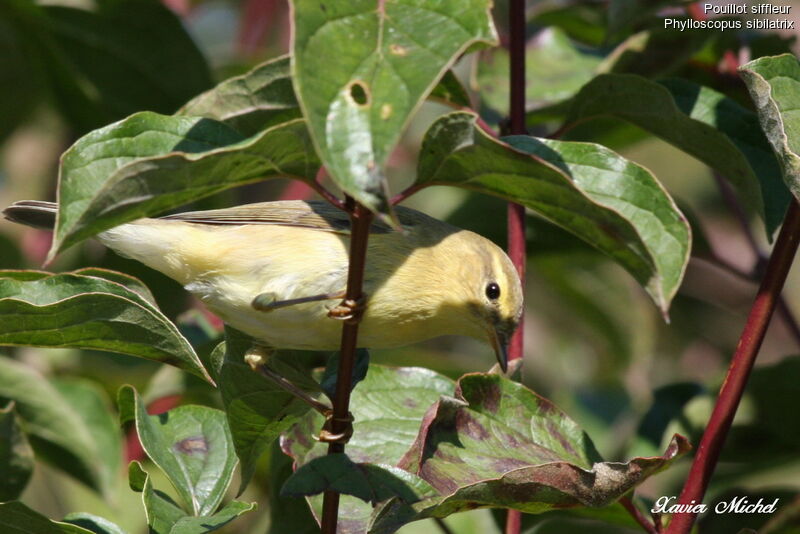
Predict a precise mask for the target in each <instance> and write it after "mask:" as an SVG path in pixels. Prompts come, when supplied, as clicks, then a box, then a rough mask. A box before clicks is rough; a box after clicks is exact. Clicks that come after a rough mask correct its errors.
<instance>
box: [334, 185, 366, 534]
mask: <svg viewBox="0 0 800 534" xmlns="http://www.w3.org/2000/svg"><path fill="white" fill-rule="evenodd" d="M345 209H346V210H347V211H348V213H349V214H350V267H349V269H348V271H347V291H346V292H345V299H346V300H349V301H352V302H360V301H361V300H362V298H363V296H364V295H363V291H362V287H363V284H364V269H365V267H366V262H367V240H368V238H369V227H370V223H371V222H372V212H371V211H369V210H368V209H367V208H365V207H364V206H362V205H361V204H359V203H357V202H356V201H355V200H354V199H353V198H352V197H349V196H348V197H347V201H346V203H345ZM357 344H358V322H357V321H350V322H345V323H344V326H343V327H342V344H341V349H340V358H339V371H338V374H337V378H336V393H335V394H334V398H333V417H332V420H331V432H332V433H333V434H341V433H344V432H345V431H346V430H347V425H348V423H347V420H348V419H349V416H350V390H351V389H352V376H353V365H354V362H355V355H356V347H357ZM343 452H344V443H329V444H328V454H336V453H343ZM338 515H339V494H338V493H336V492H333V491H326V492H325V496H324V499H323V503H322V534H336V523H337V519H338Z"/></svg>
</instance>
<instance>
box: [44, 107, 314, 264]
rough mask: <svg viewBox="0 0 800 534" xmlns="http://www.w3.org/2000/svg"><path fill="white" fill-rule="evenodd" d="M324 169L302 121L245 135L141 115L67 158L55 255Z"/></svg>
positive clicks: (195, 120)
mask: <svg viewBox="0 0 800 534" xmlns="http://www.w3.org/2000/svg"><path fill="white" fill-rule="evenodd" d="M318 167H319V162H318V160H317V159H316V156H315V154H314V150H313V148H312V146H311V141H310V139H309V137H308V132H307V130H306V126H305V123H304V122H303V121H301V120H295V121H290V122H287V123H283V124H280V125H278V126H275V127H273V128H269V129H267V130H265V131H263V132H261V133H259V134H257V135H254V136H252V137H249V138H244V137H243V136H242V135H241V134H239V133H238V132H236V131H235V130H233V129H232V128H231V127H229V126H227V125H225V124H223V123H221V122H218V121H215V120H212V119H205V118H199V117H181V116H176V117H170V116H164V115H157V114H155V113H149V112H144V113H137V114H135V115H132V116H131V117H128V118H127V119H125V120H123V121H120V122H118V123H114V124H111V125H109V126H106V127H104V128H101V129H99V130H95V131H93V132H91V133H89V134H87V135H85V136H84V137H82V138H81V139H79V140H78V141H77V142H76V143H75V144H74V145H73V146H72V147H71V148H70V149H69V150H67V152H65V153H64V155H63V156H62V159H61V170H60V176H59V185H58V201H59V212H58V216H57V219H56V230H55V237H54V240H53V246H52V248H51V250H50V254H49V258H50V259H52V258H53V256H55V254H56V253H58V252H60V251H62V250H64V249H65V248H67V247H69V246H70V245H73V244H75V243H77V242H79V241H81V240H82V239H86V238H87V237H90V236H92V235H94V234H97V233H99V232H101V231H103V230H107V229H109V228H112V227H114V226H117V225H119V224H122V223H124V222H128V221H131V220H134V219H138V218H141V217H146V216H149V215H153V214H155V213H159V212H163V211H165V210H168V209H171V208H174V207H177V206H180V205H182V204H185V203H187V202H190V201H192V200H197V199H199V198H202V197H205V196H208V195H211V194H213V193H217V192H219V191H222V190H224V189H228V188H231V187H236V186H239V185H244V184H247V183H251V182H255V181H259V180H263V179H266V178H275V177H290V178H296V179H299V180H304V181H310V180H313V179H314V177H315V176H316V172H317V170H318Z"/></svg>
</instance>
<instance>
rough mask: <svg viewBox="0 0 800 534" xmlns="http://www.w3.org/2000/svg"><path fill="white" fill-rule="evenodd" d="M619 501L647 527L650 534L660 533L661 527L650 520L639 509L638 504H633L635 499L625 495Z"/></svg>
mask: <svg viewBox="0 0 800 534" xmlns="http://www.w3.org/2000/svg"><path fill="white" fill-rule="evenodd" d="M619 503H620V504H621V505H622V506H623V507H624V508H625V509H626V510H627V511H628V513H629V514H631V516H632V517H633V518H634V519H635V520H636V522H637V523H639V524H640V525H641V526H642V528H643V529H645V530H646V531H647V532H648V534H658V533H659V529H658V527H657V526H656V525H655V524H653V523H651V522H650V521H648V519H647V517H645V515H644V514H643V513H642V512H641V511H640V510H639V509H638V508H636V505H635V504H633V500H631V498H630V497H623V498H621V499H620V500H619Z"/></svg>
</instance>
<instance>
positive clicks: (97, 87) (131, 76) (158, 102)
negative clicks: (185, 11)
mask: <svg viewBox="0 0 800 534" xmlns="http://www.w3.org/2000/svg"><path fill="white" fill-rule="evenodd" d="M91 5H92V8H91V9H81V8H75V7H70V6H64V5H49V6H45V7H43V8H41V9H39V10H37V15H38V17H39V22H38V24H37V25H36V30H37V31H38V32H41V34H40V35H39V36H38V37H39V38H40V39H39V42H40V43H42V52H41V53H42V54H44V56H45V58H46V61H47V66H48V72H49V75H50V77H51V81H52V83H51V88H52V90H53V92H54V94H55V97H56V101H57V103H58V104H59V107H60V109H61V111H62V112H63V113H64V114H65V115H66V116H67V118H68V119H69V120H70V122H71V123H72V124H73V125H75V126H76V127H77V129H78V130H79V132H84V131H87V130H89V129H91V128H97V127H99V126H102V125H103V124H107V123H109V122H112V121H115V120H119V119H120V118H122V117H125V116H126V115H130V114H131V113H135V112H137V111H143V110H148V111H156V112H160V113H172V112H173V111H175V110H176V109H178V108H179V107H180V106H181V105H182V104H183V103H184V102H186V101H187V100H189V99H190V98H192V97H193V96H195V95H196V94H197V93H199V92H201V91H204V90H206V89H208V88H209V87H210V86H211V76H210V73H209V71H208V66H207V65H206V62H205V59H204V58H203V56H202V55H201V54H200V52H199V50H198V49H197V46H196V45H195V44H194V41H193V40H192V39H191V37H190V36H189V35H188V33H187V32H186V30H185V29H184V26H183V24H182V23H181V21H180V20H179V19H178V17H177V16H176V15H175V14H174V13H173V12H172V11H170V10H169V9H168V8H167V7H166V6H165V5H164V4H163V3H162V2H159V1H157V0H118V1H114V2H96V3H92V4H91Z"/></svg>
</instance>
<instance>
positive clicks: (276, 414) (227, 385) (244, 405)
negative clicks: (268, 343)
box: [219, 326, 321, 493]
mask: <svg viewBox="0 0 800 534" xmlns="http://www.w3.org/2000/svg"><path fill="white" fill-rule="evenodd" d="M254 344H255V342H254V341H253V339H252V338H250V337H249V336H246V335H244V334H242V333H240V332H237V331H236V330H234V329H232V328H230V327H227V326H226V327H225V359H224V361H223V363H222V369H221V370H220V376H219V389H220V393H221V394H222V402H223V404H224V405H225V413H226V415H227V417H228V425H229V426H230V431H231V435H232V436H233V444H234V446H235V448H236V455H237V456H238V457H239V461H240V462H241V465H242V482H241V486H240V488H239V493H241V492H242V491H244V488H245V487H247V484H248V483H249V482H250V479H251V478H252V477H253V474H254V473H255V469H256V462H257V461H258V459H259V458H261V456H262V455H263V454H264V453H265V452H266V451H267V450H268V449H269V447H270V445H271V444H272V443H273V442H274V441H275V440H276V439H277V438H278V436H279V435H280V434H281V433H282V432H284V431H285V430H287V429H289V428H290V427H291V426H292V425H294V424H295V423H296V422H297V420H298V419H299V418H300V417H301V416H302V415H303V414H305V413H306V412H307V411H308V410H309V409H310V407H309V406H308V405H307V404H305V403H304V402H302V401H301V400H299V399H298V398H297V397H295V396H293V395H291V394H289V393H287V392H286V391H285V390H284V389H282V388H281V387H279V386H277V385H276V384H275V383H274V382H273V381H271V380H269V379H268V378H265V377H264V376H262V375H261V374H259V373H257V372H255V371H253V370H252V369H251V368H250V366H249V365H248V364H246V363H245V361H244V354H245V352H247V351H248V350H249V349H250V348H252V347H253V346H254ZM268 365H269V366H270V367H271V368H273V369H274V370H275V371H276V372H277V373H278V374H281V376H286V374H287V372H286V368H287V367H288V366H287V365H283V366H281V358H280V356H279V355H278V354H275V355H273V356H272V357H270V359H269V363H268ZM276 365H278V367H277V368H276V367H275V366H276ZM282 370H283V371H284V372H281V371H282ZM310 380H311V379H310V378H308V379H307V380H306V381H304V382H302V383H299V384H297V385H298V386H299V387H301V388H303V389H306V390H310V387H309V386H310V384H309V381H310ZM290 381H292V382H294V383H297V382H298V380H297V379H295V380H292V379H291V378H290ZM318 388H319V386H317V390H316V391H317V392H319V389H318ZM312 392H313V390H312ZM320 428H321V426H320Z"/></svg>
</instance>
